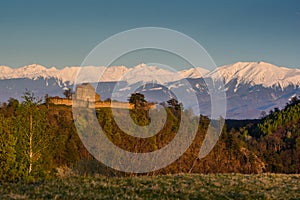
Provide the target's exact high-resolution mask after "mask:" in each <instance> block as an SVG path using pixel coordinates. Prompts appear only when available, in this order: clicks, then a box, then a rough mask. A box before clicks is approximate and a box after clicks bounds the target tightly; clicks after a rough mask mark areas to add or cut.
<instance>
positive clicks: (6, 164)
mask: <svg viewBox="0 0 300 200" xmlns="http://www.w3.org/2000/svg"><path fill="white" fill-rule="evenodd" d="M12 128H13V122H12V119H11V118H6V117H4V116H3V115H2V114H0V181H1V180H2V181H13V180H15V178H16V177H17V173H16V150H15V146H16V138H15V136H14V135H13V133H12Z"/></svg>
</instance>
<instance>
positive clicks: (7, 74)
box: [0, 62, 300, 119]
mask: <svg viewBox="0 0 300 200" xmlns="http://www.w3.org/2000/svg"><path fill="white" fill-rule="evenodd" d="M183 80H188V81H189V83H190V85H191V88H190V89H188V92H190V93H191V94H192V93H193V94H196V95H197V97H198V99H199V102H201V105H200V107H201V111H202V112H203V113H204V114H208V115H209V110H210V108H209V107H210V106H209V105H210V102H209V101H210V98H209V92H208V90H207V86H206V83H209V82H211V81H209V80H214V81H215V82H218V81H221V82H223V83H224V90H225V92H226V96H227V118H236V119H241V118H257V117H259V115H260V112H261V111H263V110H265V111H269V110H270V109H273V108H274V107H279V108H281V107H283V106H284V105H285V104H286V103H287V102H288V99H289V98H290V97H291V96H293V95H295V94H296V95H299V94H300V89H299V88H300V69H293V68H285V67H278V66H275V65H272V64H270V63H266V62H237V63H234V64H230V65H225V66H221V67H218V68H216V69H215V70H213V71H211V72H209V71H208V70H206V69H203V68H201V67H199V68H196V69H195V68H191V69H187V70H182V71H169V70H166V69H162V68H159V67H157V66H148V65H146V64H140V65H137V66H135V67H131V68H128V67H125V66H113V67H103V66H102V67H101V66H100V67H98V66H86V67H82V68H80V67H78V66H72V67H65V68H63V69H57V68H55V67H52V68H46V67H44V66H41V65H37V64H32V65H28V66H24V67H20V68H16V69H14V68H10V67H8V66H0V102H5V101H7V100H8V99H9V97H13V98H17V99H20V98H21V96H22V94H23V92H24V91H25V88H27V89H29V90H32V91H33V92H35V93H36V94H37V95H38V96H40V97H42V96H44V95H45V94H49V95H50V96H63V95H62V91H63V89H65V88H67V87H73V86H74V83H81V82H95V83H98V87H97V92H98V93H99V94H100V95H101V99H105V98H109V97H111V96H110V95H111V93H112V91H113V90H114V87H115V85H116V83H117V82H122V84H121V87H120V88H119V92H120V96H122V95H123V94H125V93H124V91H126V90H130V91H131V90H132V88H135V87H136V86H137V85H138V83H140V82H142V83H153V85H152V86H149V85H147V87H143V88H139V89H137V90H138V91H139V92H143V93H144V94H145V96H146V99H150V100H151V101H156V102H160V101H164V100H166V99H167V98H170V97H172V94H171V93H170V92H168V91H167V90H168V89H172V90H174V89H176V90H177V91H180V90H187V89H186V87H184V84H185V83H186V82H184V81H183ZM161 85H164V87H161ZM124 99H127V97H124ZM191 104H193V102H191Z"/></svg>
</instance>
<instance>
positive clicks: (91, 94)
mask: <svg viewBox="0 0 300 200" xmlns="http://www.w3.org/2000/svg"><path fill="white" fill-rule="evenodd" d="M49 103H53V104H55V105H66V106H73V104H74V106H76V107H86V108H110V107H113V108H124V109H133V108H134V104H131V103H128V102H109V101H101V98H100V95H99V94H97V93H96V91H95V88H94V87H93V86H92V85H91V84H89V83H83V84H81V85H77V86H76V90H75V93H74V94H72V98H60V97H51V98H49Z"/></svg>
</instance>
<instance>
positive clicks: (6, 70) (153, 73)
mask: <svg viewBox="0 0 300 200" xmlns="http://www.w3.org/2000/svg"><path fill="white" fill-rule="evenodd" d="M207 72H208V71H207V70H205V69H202V68H197V69H189V70H184V71H179V72H171V71H168V70H164V69H161V68H159V67H156V66H148V65H146V64H140V65H137V66H135V67H132V68H127V67H125V66H112V67H101V66H100V67H96V66H85V67H65V68H63V69H56V68H55V67H52V68H46V67H44V66H42V65H38V64H32V65H27V66H24V67H21V68H17V69H12V68H10V67H7V66H0V79H2V80H4V79H16V78H28V79H33V80H36V79H38V78H44V79H50V78H54V79H56V80H59V81H61V82H62V83H66V82H69V83H70V84H73V83H74V82H75V79H76V82H77V83H80V82H115V81H127V82H128V83H129V84H132V83H136V82H140V81H142V82H151V81H153V82H158V83H166V82H171V81H176V80H180V79H182V78H198V77H201V76H202V75H203V74H206V73H207Z"/></svg>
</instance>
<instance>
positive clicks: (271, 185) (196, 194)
mask: <svg viewBox="0 0 300 200" xmlns="http://www.w3.org/2000/svg"><path fill="white" fill-rule="evenodd" d="M0 186H1V187H0V199H300V175H285V174H259V175H243V174H209V175H202V174H179V175H166V176H157V177H150V176H139V177H113V178H111V177H110V178H109V177H104V176H99V177H82V176H71V177H67V178H62V179H51V180H45V181H41V182H39V181H36V182H30V183H28V182H27V183H25V182H24V183H4V184H3V183H2V184H1V185H0Z"/></svg>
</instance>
